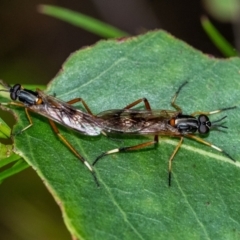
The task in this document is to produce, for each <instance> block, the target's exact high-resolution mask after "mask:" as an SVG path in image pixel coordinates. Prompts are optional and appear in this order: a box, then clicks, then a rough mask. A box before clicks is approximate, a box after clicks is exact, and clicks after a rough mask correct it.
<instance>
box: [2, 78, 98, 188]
mask: <svg viewBox="0 0 240 240" xmlns="http://www.w3.org/2000/svg"><path fill="white" fill-rule="evenodd" d="M0 85H2V86H3V88H4V89H1V90H0V91H4V92H9V93H10V98H11V99H12V100H13V102H8V103H1V105H15V106H19V107H24V108H25V112H26V116H27V118H28V120H29V125H28V126H26V127H24V128H23V129H22V130H21V131H20V132H23V131H25V130H27V129H28V128H29V127H31V126H32V125H33V122H32V119H31V117H30V115H29V111H32V112H35V113H38V114H40V115H42V116H44V117H46V118H48V119H49V122H50V125H51V127H52V129H53V131H54V132H55V133H56V134H57V136H58V137H59V138H60V139H61V140H62V142H63V143H64V144H65V145H66V146H67V147H68V148H69V149H70V150H71V151H72V152H73V153H74V154H75V155H76V157H77V158H78V159H79V160H80V161H81V162H82V163H83V164H84V165H85V166H86V167H87V168H88V169H89V171H90V172H91V173H92V174H93V177H94V179H95V181H96V183H97V185H98V181H97V179H96V176H95V172H94V170H93V168H92V167H91V165H90V164H89V163H88V162H87V161H86V160H85V159H84V158H83V157H82V156H81V155H80V154H79V153H78V151H77V150H76V149H75V148H74V147H73V146H72V144H71V143H70V142H69V141H68V140H67V139H66V138H65V137H64V136H63V135H62V134H61V133H60V132H59V130H58V128H57V126H56V125H55V123H54V122H57V123H59V124H61V125H63V126H66V127H68V128H71V129H74V130H76V131H77V132H79V133H81V134H84V135H89V136H97V135H99V134H101V129H100V128H99V127H98V126H97V124H96V123H95V117H94V116H93V114H92V112H91V110H90V109H89V107H88V106H87V104H86V103H85V101H84V100H83V99H82V98H75V99H72V100H71V101H68V102H63V101H61V100H59V99H57V98H55V97H53V96H48V95H46V94H45V93H44V92H42V91H40V90H39V89H37V90H36V91H32V90H28V89H24V88H23V87H22V86H21V85H20V84H15V85H14V86H12V87H11V86H10V85H8V84H6V83H4V82H3V81H2V80H0ZM76 102H81V103H82V104H83V106H84V107H85V109H86V110H87V113H85V112H82V111H80V110H78V109H76V108H74V107H73V106H72V104H74V103H76Z"/></svg>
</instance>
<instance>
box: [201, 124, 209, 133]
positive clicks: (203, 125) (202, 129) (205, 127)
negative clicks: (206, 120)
mask: <svg viewBox="0 0 240 240" xmlns="http://www.w3.org/2000/svg"><path fill="white" fill-rule="evenodd" d="M198 132H199V133H200V134H206V133H208V132H209V128H208V127H207V126H206V125H205V124H200V127H199V128H198Z"/></svg>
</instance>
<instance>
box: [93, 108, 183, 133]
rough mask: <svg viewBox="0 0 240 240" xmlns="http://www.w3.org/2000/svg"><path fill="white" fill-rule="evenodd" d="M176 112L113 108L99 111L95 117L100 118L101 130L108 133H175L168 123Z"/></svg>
mask: <svg viewBox="0 0 240 240" xmlns="http://www.w3.org/2000/svg"><path fill="white" fill-rule="evenodd" d="M178 114H179V112H176V111H170V110H152V111H149V110H134V109H121V110H119V109H114V110H108V111H104V112H101V113H99V114H97V115H96V117H97V118H100V119H101V120H102V122H101V123H100V124H101V128H102V129H103V131H105V132H109V133H128V134H159V135H165V134H166V135H167V134H169V135H172V134H170V132H173V135H175V132H176V134H177V131H176V129H175V128H173V127H172V126H171V125H169V120H170V119H171V118H173V117H176V116H177V115H178Z"/></svg>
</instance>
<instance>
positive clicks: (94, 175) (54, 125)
mask: <svg viewBox="0 0 240 240" xmlns="http://www.w3.org/2000/svg"><path fill="white" fill-rule="evenodd" d="M49 123H50V125H51V127H52V129H53V131H54V132H55V133H56V134H57V136H58V137H59V138H60V139H61V141H62V142H63V143H64V144H65V145H66V146H67V147H68V148H69V149H70V150H71V151H72V153H74V155H75V156H76V157H77V158H78V159H79V160H80V161H81V162H82V163H83V164H84V165H85V166H86V167H87V168H88V170H89V171H90V172H91V173H92V175H93V177H94V180H95V182H96V184H97V186H99V182H98V180H97V177H96V174H95V172H94V170H93V169H92V167H91V165H90V164H89V163H88V162H87V161H86V160H85V159H84V158H83V157H82V156H81V155H80V154H79V153H78V152H77V150H76V149H75V148H74V147H73V146H72V144H71V143H70V142H69V141H68V140H67V139H66V138H65V137H64V136H63V135H62V134H61V133H60V132H59V130H58V128H57V126H56V124H55V123H54V122H53V121H52V120H49Z"/></svg>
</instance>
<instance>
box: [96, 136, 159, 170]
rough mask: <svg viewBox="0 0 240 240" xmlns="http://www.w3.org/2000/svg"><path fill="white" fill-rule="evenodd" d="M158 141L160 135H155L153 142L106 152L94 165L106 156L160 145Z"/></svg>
mask: <svg viewBox="0 0 240 240" xmlns="http://www.w3.org/2000/svg"><path fill="white" fill-rule="evenodd" d="M158 141H159V140H158V135H155V136H154V140H153V141H149V142H145V143H141V144H138V145H135V146H130V147H121V148H115V149H112V150H110V151H107V152H104V153H102V154H101V155H100V156H98V157H97V158H96V159H95V161H94V162H93V165H95V164H96V163H97V162H98V160H99V159H101V158H102V157H104V156H107V155H110V154H113V153H120V152H129V151H135V150H138V149H141V148H145V147H148V146H151V145H156V144H158Z"/></svg>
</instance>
